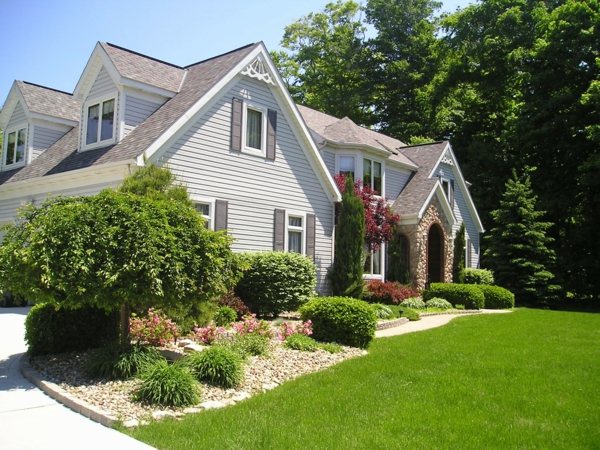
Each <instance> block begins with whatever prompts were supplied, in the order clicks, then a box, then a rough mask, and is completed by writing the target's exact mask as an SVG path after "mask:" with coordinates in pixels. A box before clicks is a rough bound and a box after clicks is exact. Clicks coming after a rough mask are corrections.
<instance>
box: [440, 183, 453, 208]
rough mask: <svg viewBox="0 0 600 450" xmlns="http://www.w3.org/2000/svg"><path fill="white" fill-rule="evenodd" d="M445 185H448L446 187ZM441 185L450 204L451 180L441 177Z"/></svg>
mask: <svg viewBox="0 0 600 450" xmlns="http://www.w3.org/2000/svg"><path fill="white" fill-rule="evenodd" d="M444 183H447V184H446V187H444ZM440 185H441V186H442V190H443V191H444V194H446V200H448V202H450V189H451V187H450V185H451V183H450V178H445V177H440Z"/></svg>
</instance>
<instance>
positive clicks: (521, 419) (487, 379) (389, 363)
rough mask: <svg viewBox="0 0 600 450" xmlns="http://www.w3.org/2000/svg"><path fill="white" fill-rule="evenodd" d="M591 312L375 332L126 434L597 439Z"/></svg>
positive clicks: (483, 443) (372, 443) (480, 443)
mask: <svg viewBox="0 0 600 450" xmlns="http://www.w3.org/2000/svg"><path fill="white" fill-rule="evenodd" d="M599 384H600V315H598V314H593V313H576V312H558V311H541V310H517V311H515V312H514V313H512V314H498V315H477V316H468V317H459V318H456V319H454V320H453V321H452V322H450V323H449V324H448V325H446V326H444V327H441V328H437V329H434V330H430V331H425V332H419V333H414V334H408V335H403V336H398V337H392V338H386V339H377V340H376V341H375V342H374V343H373V344H372V346H371V348H370V353H369V355H368V356H365V357H362V358H358V359H354V360H350V361H346V362H344V363H342V364H339V365H337V366H335V367H333V368H331V369H329V370H326V371H323V372H320V373H315V374H312V375H308V376H305V377H302V378H300V379H297V380H295V381H293V382H290V383H287V384H284V385H283V386H281V387H279V388H277V389H275V390H273V391H270V392H268V393H266V394H263V395H259V396H257V397H254V398H252V399H250V400H248V401H245V402H242V403H240V404H238V405H236V406H234V407H230V408H225V409H222V410H216V411H215V410H213V411H207V412H203V413H200V414H196V415H191V416H187V417H186V418H185V419H184V420H182V421H172V420H170V421H163V422H156V423H153V424H150V425H148V426H145V427H140V428H138V429H133V430H128V431H127V432H128V433H129V434H131V435H132V436H134V437H135V438H137V439H140V440H142V441H145V442H147V443H149V444H151V445H153V446H155V447H157V448H160V449H191V448H222V449H225V448H243V449H273V448H275V449H279V448H281V449H295V448H299V449H300V448H302V449H305V448H310V449H326V448H329V449H336V448H344V449H354V448H361V449H362V448H369V449H379V448H381V449H383V448H385V449H387V448H436V449H439V448H477V449H479V448H494V449H496V448H520V449H522V448H528V449H529V448H540V449H550V448H561V449H562V448H599V446H600V427H599V426H598V424H600V389H599Z"/></svg>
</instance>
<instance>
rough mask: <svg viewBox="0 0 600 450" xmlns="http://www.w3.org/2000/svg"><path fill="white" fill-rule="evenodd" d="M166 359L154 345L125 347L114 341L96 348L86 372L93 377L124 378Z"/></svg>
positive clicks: (88, 362)
mask: <svg viewBox="0 0 600 450" xmlns="http://www.w3.org/2000/svg"><path fill="white" fill-rule="evenodd" d="M164 361H166V360H165V358H164V357H163V356H162V355H161V354H160V352H159V351H158V350H157V349H156V348H154V347H152V346H149V345H141V344H134V345H131V346H130V347H127V348H123V347H122V346H121V345H119V344H117V343H113V344H108V345H105V346H104V347H100V348H98V349H96V350H94V352H93V353H92V354H91V355H90V358H89V359H88V361H87V364H86V372H87V373H88V375H90V376H92V377H99V378H108V379H111V380H124V379H127V378H131V377H133V376H136V375H138V374H140V373H143V372H144V371H145V370H147V369H148V368H149V367H152V366H154V365H155V364H157V363H160V362H164Z"/></svg>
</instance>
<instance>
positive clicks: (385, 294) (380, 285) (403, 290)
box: [364, 280, 419, 305]
mask: <svg viewBox="0 0 600 450" xmlns="http://www.w3.org/2000/svg"><path fill="white" fill-rule="evenodd" d="M418 295H419V293H418V292H417V291H415V290H414V289H413V288H411V287H410V286H406V285H404V284H400V283H398V282H397V281H386V282H385V283H384V282H383V281H379V280H371V281H369V282H367V285H366V292H365V294H364V300H366V301H368V302H370V303H383V304H387V305H398V304H400V303H401V302H402V301H403V300H406V299H407V298H410V297H417V296H418Z"/></svg>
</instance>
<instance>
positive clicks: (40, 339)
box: [25, 303, 118, 355]
mask: <svg viewBox="0 0 600 450" xmlns="http://www.w3.org/2000/svg"><path fill="white" fill-rule="evenodd" d="M117 320H118V316H117V315H116V314H114V313H106V312H105V311H102V310H99V309H97V308H91V307H87V308H79V309H65V308H60V307H58V306H56V305H54V304H51V303H39V304H37V305H35V306H33V307H32V308H31V310H30V311H29V313H28V314H27V318H26V319H25V341H26V342H27V346H28V351H29V353H30V354H31V355H43V354H48V353H61V352H68V351H73V350H86V349H88V348H94V347H98V346H100V345H102V344H104V343H106V342H110V341H114V340H116V339H117V337H118V326H117V325H118V322H117Z"/></svg>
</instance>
